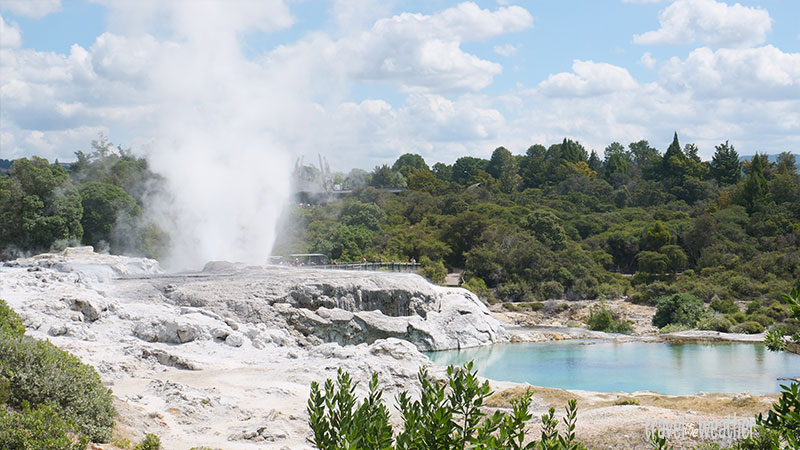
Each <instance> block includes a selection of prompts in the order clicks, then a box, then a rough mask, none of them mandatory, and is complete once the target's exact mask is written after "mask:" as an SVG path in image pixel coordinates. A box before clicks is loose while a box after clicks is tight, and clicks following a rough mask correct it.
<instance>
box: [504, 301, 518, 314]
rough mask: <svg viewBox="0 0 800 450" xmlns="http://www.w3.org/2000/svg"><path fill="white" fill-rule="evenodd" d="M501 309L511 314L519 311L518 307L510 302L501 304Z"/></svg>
mask: <svg viewBox="0 0 800 450" xmlns="http://www.w3.org/2000/svg"><path fill="white" fill-rule="evenodd" d="M503 308H505V309H507V310H509V311H513V312H519V311H521V310H520V308H519V306H517V305H516V304H514V303H511V302H503Z"/></svg>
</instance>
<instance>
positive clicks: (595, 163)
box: [587, 150, 603, 172]
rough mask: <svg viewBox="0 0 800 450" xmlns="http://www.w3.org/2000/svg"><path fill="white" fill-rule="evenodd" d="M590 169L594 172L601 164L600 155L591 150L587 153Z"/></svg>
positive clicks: (597, 170) (598, 169)
mask: <svg viewBox="0 0 800 450" xmlns="http://www.w3.org/2000/svg"><path fill="white" fill-rule="evenodd" d="M587 165H588V166H589V168H590V169H592V170H594V171H595V172H599V171H600V168H601V166H602V165H603V163H602V161H600V157H599V156H597V152H596V151H594V150H592V154H591V155H589V162H588V163H587Z"/></svg>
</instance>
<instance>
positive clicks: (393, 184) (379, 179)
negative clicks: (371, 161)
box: [370, 164, 406, 188]
mask: <svg viewBox="0 0 800 450" xmlns="http://www.w3.org/2000/svg"><path fill="white" fill-rule="evenodd" d="M370 186H374V187H377V188H403V187H406V179H405V177H404V176H403V175H402V174H400V173H397V172H395V171H393V170H392V169H391V168H389V166H387V165H386V164H384V165H382V166H376V167H375V169H374V170H373V171H372V178H371V180H370Z"/></svg>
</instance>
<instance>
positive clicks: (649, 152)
mask: <svg viewBox="0 0 800 450" xmlns="http://www.w3.org/2000/svg"><path fill="white" fill-rule="evenodd" d="M628 149H629V150H630V155H631V158H632V159H633V162H634V163H635V164H636V168H637V171H638V174H639V175H641V176H642V177H645V178H652V177H653V176H654V175H657V170H656V169H657V168H658V167H659V166H660V165H661V155H660V154H659V153H658V150H656V149H655V148H653V147H651V146H650V143H649V142H647V141H645V140H641V141H638V142H631V143H630V144H628Z"/></svg>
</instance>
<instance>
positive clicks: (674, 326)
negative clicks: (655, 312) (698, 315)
mask: <svg viewBox="0 0 800 450" xmlns="http://www.w3.org/2000/svg"><path fill="white" fill-rule="evenodd" d="M690 328H691V327H690V326H688V325H684V324H682V323H671V324H669V325H667V326H665V327H663V328H661V329H660V330H658V332H659V333H661V334H667V333H675V332H677V331H686V330H688V329H690Z"/></svg>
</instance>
